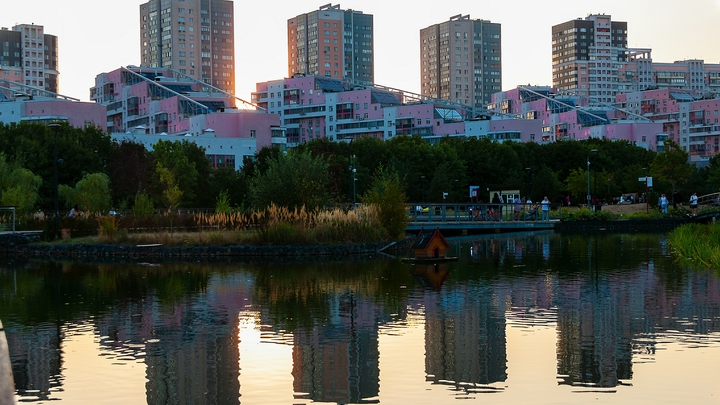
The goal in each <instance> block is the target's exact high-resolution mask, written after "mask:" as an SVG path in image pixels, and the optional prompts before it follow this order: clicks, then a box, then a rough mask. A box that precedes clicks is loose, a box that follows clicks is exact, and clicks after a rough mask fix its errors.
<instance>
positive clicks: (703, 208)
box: [698, 193, 720, 215]
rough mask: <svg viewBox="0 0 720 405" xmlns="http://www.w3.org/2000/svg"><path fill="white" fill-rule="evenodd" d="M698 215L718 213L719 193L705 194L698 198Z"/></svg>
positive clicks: (719, 205) (719, 208)
mask: <svg viewBox="0 0 720 405" xmlns="http://www.w3.org/2000/svg"><path fill="white" fill-rule="evenodd" d="M698 213H699V214H700V215H712V214H715V213H720V193H711V194H705V195H702V196H700V197H698Z"/></svg>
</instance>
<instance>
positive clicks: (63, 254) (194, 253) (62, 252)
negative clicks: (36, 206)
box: [0, 238, 412, 259]
mask: <svg viewBox="0 0 720 405" xmlns="http://www.w3.org/2000/svg"><path fill="white" fill-rule="evenodd" d="M410 244H412V239H410V240H409V242H408V241H407V240H402V241H397V242H391V243H388V242H375V243H354V244H346V245H310V246H301V245H298V246H250V245H243V246H181V247H166V246H159V245H153V246H130V245H109V244H108V245H103V244H72V245H48V244H34V243H27V242H25V243H22V241H19V240H18V239H17V238H15V239H13V240H12V242H10V243H7V242H6V241H5V240H3V238H0V253H4V254H6V255H14V256H21V257H37V258H53V259H54V258H123V259H146V258H158V259H194V258H225V257H227V258H231V257H247V258H263V259H266V258H267V259H271V258H278V257H281V258H291V257H294V258H298V257H299V258H302V257H328V256H332V257H342V256H354V255H362V254H367V253H378V252H381V251H385V252H388V253H392V252H398V251H401V250H403V249H407V248H408V247H409V246H410Z"/></svg>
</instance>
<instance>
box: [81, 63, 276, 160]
mask: <svg viewBox="0 0 720 405" xmlns="http://www.w3.org/2000/svg"><path fill="white" fill-rule="evenodd" d="M90 94H91V100H93V101H95V102H96V103H98V104H101V105H103V106H105V109H106V122H107V128H108V132H110V134H111V136H112V137H113V138H114V139H116V140H118V141H123V140H131V141H134V142H137V143H142V144H143V145H145V146H146V147H147V148H148V149H152V145H154V144H155V143H157V141H159V140H170V141H172V140H176V141H183V140H186V141H189V142H193V143H196V144H198V145H199V146H202V147H204V148H205V149H206V155H207V156H208V159H210V160H211V162H212V163H213V164H214V165H215V166H230V167H235V168H236V169H238V168H240V166H241V165H242V162H243V158H244V157H253V156H254V155H255V153H256V152H257V151H258V150H260V149H261V148H264V147H268V146H274V145H277V146H279V147H281V148H284V147H285V130H284V128H281V127H280V125H279V123H280V119H279V117H278V116H277V115H275V114H268V113H267V112H266V111H264V110H262V109H237V108H234V107H233V102H234V98H233V97H231V96H229V95H228V94H227V93H224V92H221V91H215V92H211V93H208V92H207V89H205V88H204V86H203V85H202V83H198V82H197V81H194V80H191V79H189V78H187V77H185V76H183V75H180V74H177V73H176V72H175V71H173V70H169V69H161V68H154V69H150V68H140V67H128V68H120V69H116V70H114V71H112V72H108V73H101V74H99V75H98V76H97V77H96V78H95V87H93V88H92V89H91V90H90Z"/></svg>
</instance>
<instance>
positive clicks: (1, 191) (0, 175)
mask: <svg viewBox="0 0 720 405" xmlns="http://www.w3.org/2000/svg"><path fill="white" fill-rule="evenodd" d="M13 166H14V165H10V164H8V163H7V161H6V160H5V155H4V154H2V153H0V196H1V197H0V202H2V205H7V206H14V207H15V209H16V211H17V213H18V214H21V215H22V214H27V213H29V212H31V211H32V210H33V209H34V208H35V203H36V202H37V200H38V191H39V189H40V185H41V184H42V178H41V177H40V176H37V175H35V174H33V172H31V171H30V170H28V169H25V168H22V167H17V166H15V167H13Z"/></svg>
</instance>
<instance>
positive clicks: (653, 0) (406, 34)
mask: <svg viewBox="0 0 720 405" xmlns="http://www.w3.org/2000/svg"><path fill="white" fill-rule="evenodd" d="M146 1H147V0H63V1H58V0H25V1H18V0H15V1H7V2H4V3H6V4H4V5H3V6H2V13H0V27H8V28H11V27H12V26H13V25H15V24H32V23H34V24H36V25H42V26H44V27H45V33H46V34H51V35H56V36H57V37H58V42H59V58H60V60H59V71H60V91H59V93H61V94H63V95H66V96H70V97H75V98H79V99H81V100H86V101H87V100H89V94H90V90H89V89H90V88H91V87H92V86H93V85H94V80H95V76H96V75H98V74H100V73H103V72H109V71H112V70H115V69H117V68H119V67H120V66H127V65H139V64H140V28H139V24H140V18H139V5H140V4H142V3H144V2H146ZM323 4H327V0H317V1H308V0H292V1H290V0H265V1H258V2H255V1H252V2H251V1H248V0H236V1H235V70H236V76H235V77H236V95H237V96H238V97H240V98H242V99H245V100H250V98H251V97H250V93H251V92H253V91H254V90H255V84H256V83H258V82H264V81H269V80H278V79H282V78H284V77H287V75H288V72H287V39H286V38H287V37H286V31H287V25H286V24H287V19H288V18H291V17H294V16H296V15H298V14H302V13H306V12H310V11H313V10H316V9H317V8H318V7H319V6H321V5H323ZM333 4H340V6H341V8H343V9H354V10H361V11H363V12H364V13H366V14H372V15H373V16H374V23H375V31H374V35H375V38H374V42H375V83H377V84H380V85H383V86H389V87H394V88H398V89H402V90H406V91H412V92H420V44H419V37H420V29H422V28H425V27H428V26H430V25H433V24H437V23H440V22H443V21H447V20H448V19H449V18H450V17H451V16H454V15H457V14H463V15H468V14H469V15H470V18H472V19H484V20H490V21H492V22H495V23H500V24H502V70H503V72H502V74H503V77H502V88H503V90H509V89H512V88H515V87H517V86H518V85H527V84H531V85H551V84H552V61H551V54H552V44H551V29H552V26H553V25H556V24H559V23H562V22H565V21H569V20H572V19H576V18H585V17H586V16H587V15H588V14H609V15H611V16H612V18H613V20H616V21H627V23H628V46H629V47H631V48H652V49H653V53H652V57H653V61H655V62H673V61H676V60H683V59H704V60H705V62H706V63H720V46H718V45H719V44H718V41H720V23H719V21H720V0H688V1H686V2H678V1H677V0H580V1H578V0H544V1H539V0H514V1H492V2H490V1H456V2H454V3H452V4H448V3H445V2H444V1H437V0H433V1H428V0H385V1H380V0H362V1H360V0H345V1H343V2H339V3H337V2H335V3H333Z"/></svg>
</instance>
